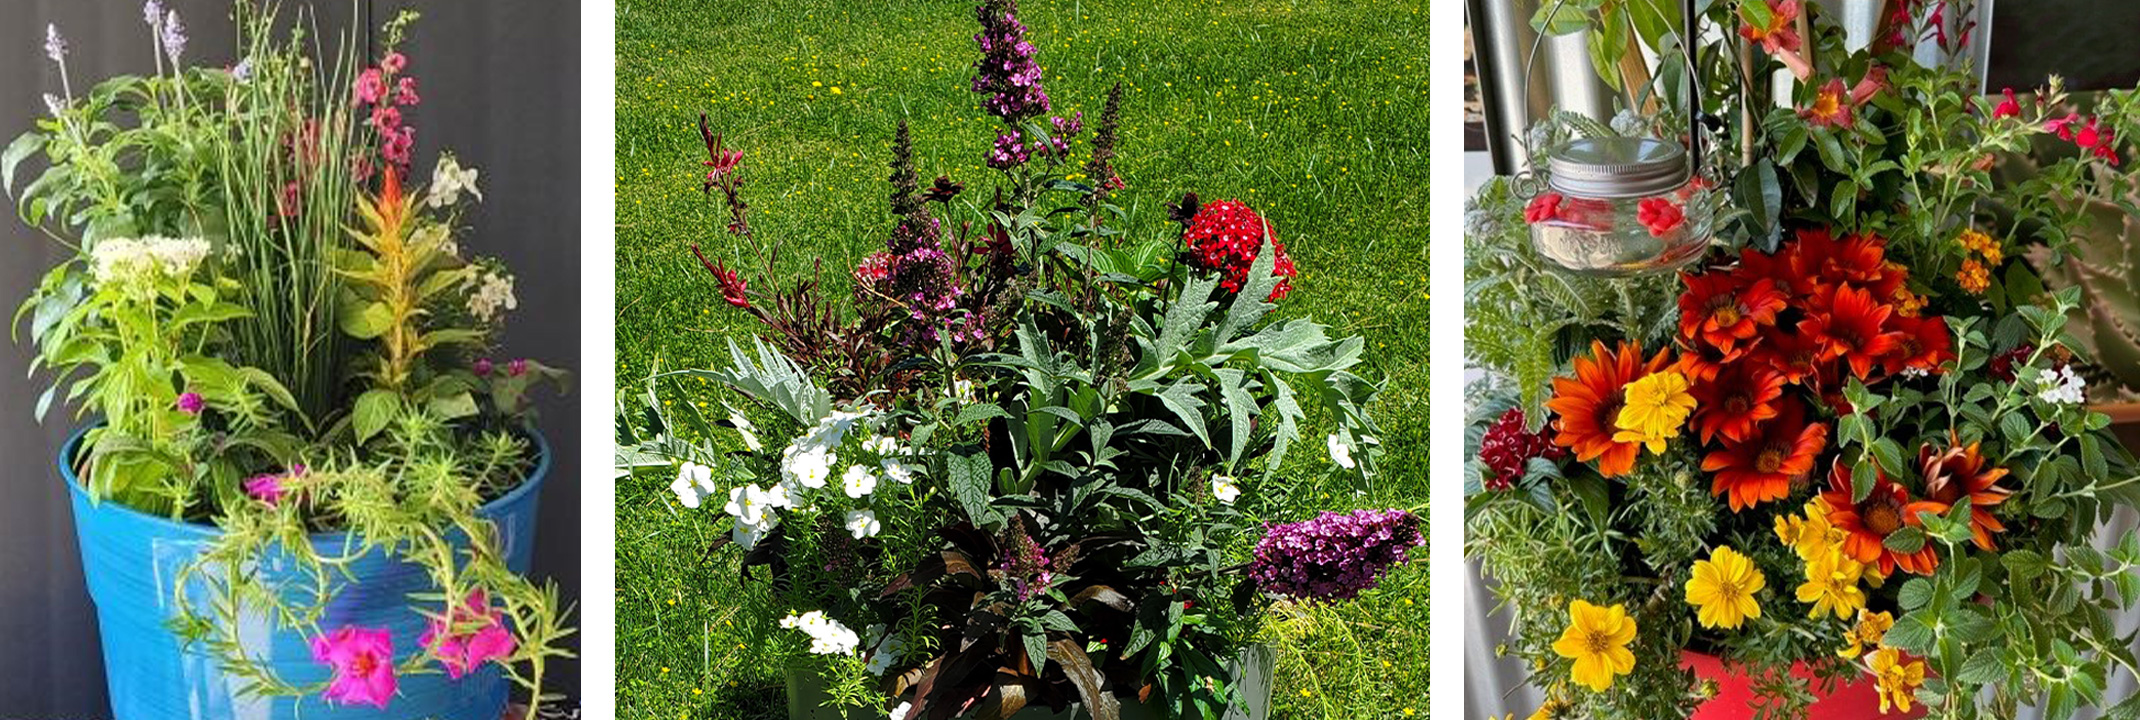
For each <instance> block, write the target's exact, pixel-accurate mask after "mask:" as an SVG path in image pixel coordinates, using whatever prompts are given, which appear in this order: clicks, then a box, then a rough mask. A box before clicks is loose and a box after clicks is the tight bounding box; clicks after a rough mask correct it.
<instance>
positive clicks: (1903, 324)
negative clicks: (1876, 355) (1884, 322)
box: [1880, 315, 1954, 375]
mask: <svg viewBox="0 0 2140 720" xmlns="http://www.w3.org/2000/svg"><path fill="white" fill-rule="evenodd" d="M1888 324H1889V325H1890V326H1891V327H1893V328H1894V329H1895V346H1894V347H1892V348H1889V349H1888V353H1887V356H1886V357H1883V358H1881V359H1880V364H1881V365H1883V366H1885V367H1886V368H1887V372H1888V374H1891V375H1892V374H1895V373H1900V372H1902V371H1903V370H1908V369H1916V370H1922V371H1925V372H1928V373H1929V372H1938V371H1939V366H1940V363H1944V362H1946V361H1948V360H1953V359H1954V334H1953V333H1952V332H1949V331H1948V330H1947V319H1946V318H1944V317H1940V316H1938V315H1933V316H1930V317H1908V316H1904V315H1897V316H1895V317H1891V318H1888Z"/></svg>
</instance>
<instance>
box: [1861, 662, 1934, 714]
mask: <svg viewBox="0 0 2140 720" xmlns="http://www.w3.org/2000/svg"><path fill="white" fill-rule="evenodd" d="M1905 659H1906V657H1905V656H1904V655H1903V654H1902V651H1901V650H1896V649H1894V648H1888V647H1884V648H1880V649H1879V650H1875V651H1873V654H1872V671H1873V679H1874V680H1875V681H1876V682H1877V683H1878V684H1879V689H1880V714H1882V715H1885V714H1887V710H1888V706H1889V705H1890V704H1892V705H1893V706H1894V708H1895V711H1896V712H1909V711H1910V698H1911V693H1914V692H1916V691H1917V686H1919V685H1923V684H1924V683H1925V663H1924V661H1923V660H1909V661H1908V662H1904V660H1905Z"/></svg>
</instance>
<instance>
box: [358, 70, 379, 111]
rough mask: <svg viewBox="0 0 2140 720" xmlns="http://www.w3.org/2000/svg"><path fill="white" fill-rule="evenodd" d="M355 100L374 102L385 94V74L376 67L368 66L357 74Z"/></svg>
mask: <svg viewBox="0 0 2140 720" xmlns="http://www.w3.org/2000/svg"><path fill="white" fill-rule="evenodd" d="M356 93H357V102H360V103H375V102H379V98H382V97H385V96H386V76H385V75H382V74H380V73H379V69H378V68H370V69H367V70H365V71H364V72H362V73H360V74H358V75H357V87H356Z"/></svg>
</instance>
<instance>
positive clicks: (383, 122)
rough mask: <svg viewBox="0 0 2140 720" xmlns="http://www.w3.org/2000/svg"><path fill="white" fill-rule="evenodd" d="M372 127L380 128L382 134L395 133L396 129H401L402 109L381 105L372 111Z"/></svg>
mask: <svg viewBox="0 0 2140 720" xmlns="http://www.w3.org/2000/svg"><path fill="white" fill-rule="evenodd" d="M372 127H375V128H379V132H382V133H392V132H394V130H395V129H396V128H399V127H401V109H400V108H397V107H394V106H392V105H380V106H379V108H378V109H376V110H373V111H372Z"/></svg>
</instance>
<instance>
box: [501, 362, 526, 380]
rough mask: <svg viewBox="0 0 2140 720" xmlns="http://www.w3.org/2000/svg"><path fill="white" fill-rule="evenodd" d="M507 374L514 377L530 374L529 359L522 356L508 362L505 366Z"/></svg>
mask: <svg viewBox="0 0 2140 720" xmlns="http://www.w3.org/2000/svg"><path fill="white" fill-rule="evenodd" d="M505 374H507V375H511V376H513V377H520V376H522V375H526V374H528V361H527V359H526V358H521V359H519V360H514V361H512V362H510V363H507V364H506V366H505Z"/></svg>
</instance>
